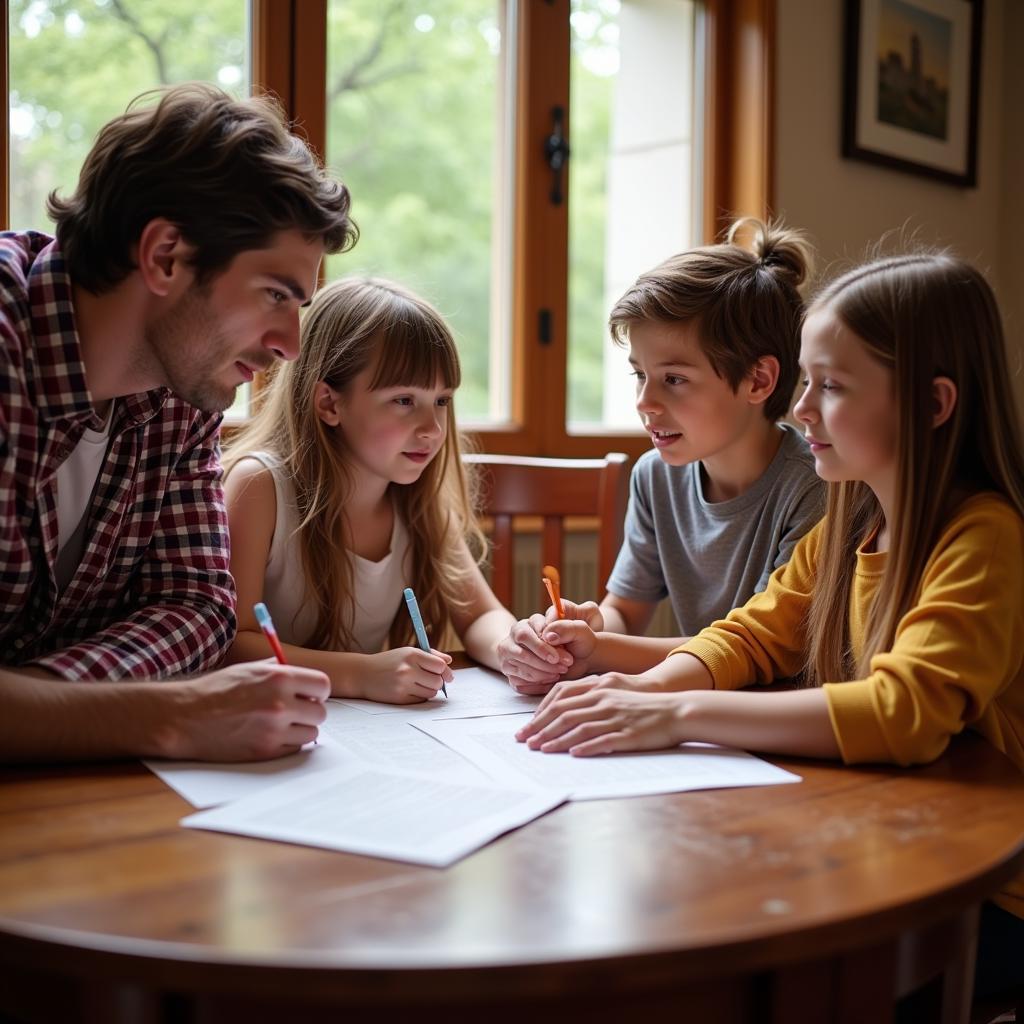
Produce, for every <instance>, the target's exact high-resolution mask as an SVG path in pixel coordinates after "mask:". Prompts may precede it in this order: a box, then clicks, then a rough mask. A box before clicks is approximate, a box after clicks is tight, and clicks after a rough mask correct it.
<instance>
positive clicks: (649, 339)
mask: <svg viewBox="0 0 1024 1024" xmlns="http://www.w3.org/2000/svg"><path fill="white" fill-rule="evenodd" d="M629 361H630V363H631V365H632V366H633V371H634V376H635V377H636V411H637V412H638V413H639V414H640V419H641V420H642V421H643V424H644V427H645V428H646V429H647V432H648V433H649V434H650V435H651V441H652V442H653V443H654V447H655V448H657V449H658V454H659V455H661V457H662V459H663V460H664V461H665V462H667V463H668V464H669V465H670V466H683V465H686V464H687V463H689V462H695V461H698V460H705V459H709V458H712V457H714V456H716V455H725V454H727V453H728V450H729V449H730V447H732V446H733V445H735V444H737V442H741V441H742V440H743V439H744V436H745V435H746V433H747V432H748V431H749V430H750V429H751V427H752V426H753V425H754V424H755V423H760V424H763V423H764V422H765V420H764V411H763V408H762V406H761V405H760V404H759V403H755V404H752V403H751V402H750V401H749V400H748V399H747V397H746V395H745V388H744V387H743V386H742V385H741V386H740V388H739V389H737V390H736V391H734V390H733V389H732V387H730V385H729V383H728V382H727V381H726V380H724V379H723V378H721V377H719V376H718V374H717V373H715V371H714V370H713V369H712V367H711V363H710V362H708V358H707V356H706V355H705V354H704V350H703V348H702V347H701V344H700V340H699V337H698V331H697V328H696V326H695V325H694V324H684V323H673V324H661V323H648V322H640V323H634V324H631V325H630V327H629Z"/></svg>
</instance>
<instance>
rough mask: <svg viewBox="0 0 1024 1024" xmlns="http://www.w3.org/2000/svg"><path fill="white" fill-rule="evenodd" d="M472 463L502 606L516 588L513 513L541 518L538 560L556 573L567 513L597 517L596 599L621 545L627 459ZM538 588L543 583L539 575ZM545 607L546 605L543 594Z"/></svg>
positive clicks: (508, 458) (505, 458) (478, 459)
mask: <svg viewBox="0 0 1024 1024" xmlns="http://www.w3.org/2000/svg"><path fill="white" fill-rule="evenodd" d="M464 459H465V461H466V463H467V464H469V465H470V466H472V467H475V469H476V472H477V475H478V478H479V485H480V491H481V499H482V501H481V507H480V511H481V512H482V513H483V514H484V515H486V516H488V517H490V518H491V519H492V520H493V522H494V531H493V533H492V535H491V544H492V549H491V566H492V573H491V587H492V589H493V590H494V593H495V594H496V595H497V597H498V600H499V601H501V603H502V604H503V605H504V606H505V607H506V608H512V606H513V596H514V589H515V572H514V568H513V567H514V554H515V551H514V535H513V528H512V527H513V524H512V520H513V517H514V516H538V517H540V518H541V519H542V520H543V531H542V536H541V564H543V565H554V566H556V567H558V568H559V570H560V571H561V568H562V564H563V552H562V542H563V539H564V535H565V524H564V521H563V520H564V519H565V517H566V516H587V517H596V518H597V519H598V520H599V527H598V556H597V581H598V584H597V585H598V589H599V594H598V600H600V598H601V597H603V596H604V585H605V582H606V581H607V579H608V576H609V574H610V573H611V571H612V566H613V565H614V563H615V556H616V555H617V554H618V552H619V548H620V547H621V545H622V536H623V527H624V524H625V516H626V500H627V498H628V495H629V468H628V463H629V459H628V457H627V456H626V455H623V454H622V453H621V452H610V453H609V454H608V455H606V456H605V457H604V458H603V459H541V458H532V457H528V456H519V455H478V454H473V455H465V456H464ZM537 585H538V588H540V591H541V594H543V587H542V586H541V582H540V580H539V578H538V581H537ZM544 601H545V605H546V603H547V601H546V597H545V598H544Z"/></svg>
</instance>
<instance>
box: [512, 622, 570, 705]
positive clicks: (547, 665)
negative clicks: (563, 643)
mask: <svg viewBox="0 0 1024 1024" xmlns="http://www.w3.org/2000/svg"><path fill="white" fill-rule="evenodd" d="M546 628H547V620H546V618H545V617H544V616H543V615H540V614H536V615H531V616H530V617H529V618H528V619H521V620H520V621H519V622H517V623H516V624H515V625H514V626H513V627H512V629H511V630H510V631H509V634H508V636H507V637H505V639H504V640H502V641H501V642H500V643H499V644H498V647H497V651H498V662H499V667H500V668H501V671H502V672H503V673H504V674H505V676H507V677H508V681H509V685H510V686H511V687H512V689H513V690H515V691H516V693H528V694H540V693H547V692H548V690H549V689H550V688H551V686H552V684H553V683H555V682H557V681H558V680H559V679H560V678H561V677H562V676H563V675H564V673H565V672H566V670H567V669H569V667H570V666H571V665H572V655H571V654H570V653H569V652H568V651H564V650H560V649H559V648H558V647H556V646H554V645H552V644H550V643H547V642H546V641H545V640H543V639H542V638H541V633H542V632H544V631H545V629H546Z"/></svg>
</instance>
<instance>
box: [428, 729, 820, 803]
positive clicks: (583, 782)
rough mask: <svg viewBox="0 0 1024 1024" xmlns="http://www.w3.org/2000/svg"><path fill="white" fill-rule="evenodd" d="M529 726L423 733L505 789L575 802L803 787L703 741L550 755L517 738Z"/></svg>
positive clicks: (757, 761) (769, 766) (786, 775)
mask: <svg viewBox="0 0 1024 1024" xmlns="http://www.w3.org/2000/svg"><path fill="white" fill-rule="evenodd" d="M526 721H528V719H527V718H526V716H525V715H517V716H515V717H510V716H505V717H502V718H469V719H455V720H451V721H446V722H430V721H424V722H419V723H417V726H416V727H417V728H418V729H419V730H420V731H421V732H425V733H427V734H429V735H430V736H434V737H436V738H437V739H439V740H440V741H441V742H442V743H444V744H445V745H446V746H448V747H451V749H452V750H454V751H457V752H458V753H460V754H462V755H463V756H464V757H465V758H466V759H467V760H469V761H471V762H472V763H473V764H475V765H476V766H477V767H478V768H479V769H480V770H481V771H483V772H485V773H486V774H487V775H488V776H489V777H490V778H491V779H492V780H493V781H494V782H495V783H497V784H499V785H505V786H511V787H514V788H523V787H526V786H534V787H538V788H540V789H541V790H543V791H549V790H550V791H552V792H556V793H564V792H568V793H569V799H571V800H600V799H604V798H607V797H619V796H643V795H646V794H652V793H678V792H682V791H684V790H689V789H725V788H730V787H733V786H773V785H778V784H780V783H786V782H799V781H800V776H799V775H794V774H793V773H792V772H787V771H785V770H783V769H782V768H777V767H775V765H772V764H768V762H767V761H762V760H761V759H760V758H758V757H754V756H753V755H751V754H747V753H744V752H743V751H740V750H731V749H729V748H727V747H712V746H706V745H704V744H697V743H687V744H684V745H683V746H681V747H677V748H676V749H674V750H667V751H655V752H652V753H641V754H611V755H608V756H604V757H573V756H572V755H571V754H544V753H541V751H539V750H530V748H529V747H527V746H526V744H525V743H519V742H518V741H517V740H516V738H515V735H514V734H515V731H516V730H517V729H518V728H519V727H520V726H521V725H522V724H523V723H524V722H526Z"/></svg>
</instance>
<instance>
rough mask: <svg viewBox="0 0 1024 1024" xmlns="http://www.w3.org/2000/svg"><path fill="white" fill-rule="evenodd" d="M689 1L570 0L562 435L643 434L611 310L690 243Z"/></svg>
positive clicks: (693, 223)
mask: <svg viewBox="0 0 1024 1024" xmlns="http://www.w3.org/2000/svg"><path fill="white" fill-rule="evenodd" d="M694 19H695V4H694V3H693V2H692V0H621V2H620V0H572V14H571V16H570V21H571V25H572V53H571V58H570V59H571V64H570V103H571V108H570V109H571V127H570V135H571V138H570V143H571V146H572V155H571V157H570V159H569V383H568V391H569V393H568V396H567V407H568V420H569V424H568V425H569V428H570V429H571V430H575V431H588V430H594V429H595V428H596V429H615V428H623V427H625V428H627V429H633V428H637V427H638V423H637V416H636V412H635V410H634V407H633V386H632V381H631V380H630V378H629V376H628V374H629V365H628V363H627V361H626V355H625V353H624V352H623V351H622V350H621V349H619V348H617V347H616V346H614V345H612V343H611V340H610V338H609V335H608V329H607V320H608V313H609V311H610V310H611V307H612V305H613V304H614V303H615V301H616V300H617V299H618V298H619V296H620V295H622V293H623V292H624V291H625V290H626V289H627V288H628V287H629V286H630V285H631V284H632V283H633V282H634V281H635V280H636V278H637V276H638V275H639V274H641V273H642V272H643V271H645V270H649V269H650V268H651V267H653V266H654V265H655V264H657V263H658V262H660V261H661V260H663V259H665V258H666V257H668V256H670V255H672V254H673V253H676V252H679V251H680V250H682V249H686V248H688V247H689V246H691V245H693V244H694V243H695V240H696V237H697V225H698V224H699V219H698V218H697V216H696V214H695V211H696V209H697V200H698V198H699V197H698V196H697V195H696V194H695V192H696V190H695V188H694V187H693V182H694V181H695V180H696V176H695V174H694V172H693V169H694V166H695V163H694V161H695V158H696V151H697V150H698V149H699V146H698V145H695V140H694V138H693V123H694V118H693V109H694V81H695V76H694Z"/></svg>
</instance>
